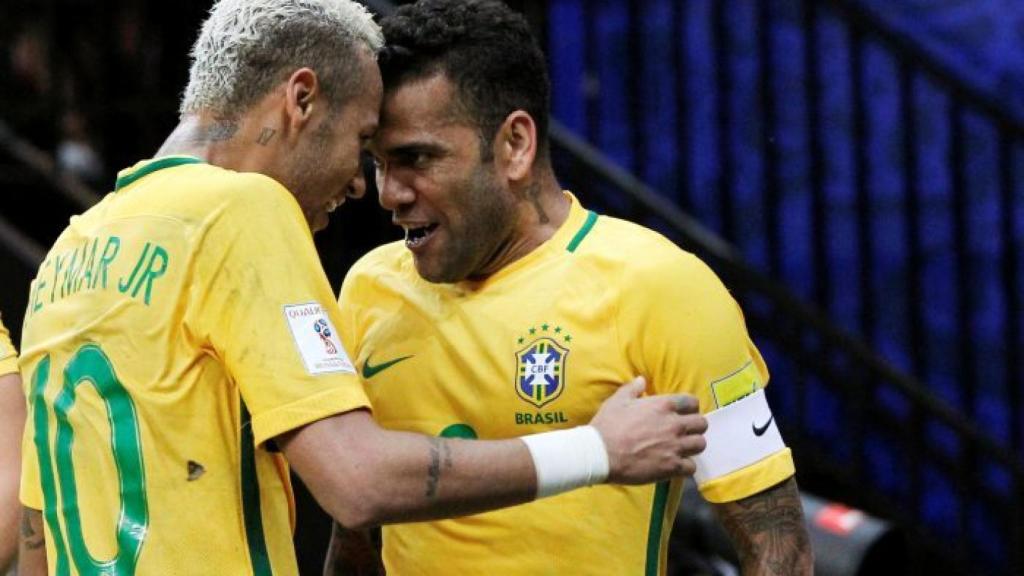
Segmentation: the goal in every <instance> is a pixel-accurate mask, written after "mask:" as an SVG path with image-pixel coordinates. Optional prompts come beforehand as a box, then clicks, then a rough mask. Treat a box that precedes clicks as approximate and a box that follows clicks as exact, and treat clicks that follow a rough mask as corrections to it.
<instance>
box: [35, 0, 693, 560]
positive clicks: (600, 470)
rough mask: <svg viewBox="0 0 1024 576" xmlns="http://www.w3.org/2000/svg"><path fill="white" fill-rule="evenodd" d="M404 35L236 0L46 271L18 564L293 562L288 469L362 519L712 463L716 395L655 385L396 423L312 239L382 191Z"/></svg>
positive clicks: (275, 2) (424, 512)
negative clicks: (553, 425) (565, 424)
mask: <svg viewBox="0 0 1024 576" xmlns="http://www.w3.org/2000/svg"><path fill="white" fill-rule="evenodd" d="M381 43H382V38H381V33H380V29H379V28H378V26H377V25H376V24H375V23H374V22H373V20H372V18H371V17H370V15H369V14H368V13H367V12H366V10H365V8H363V7H362V6H360V5H358V4H356V3H355V2H351V1H349V0H222V1H221V2H219V3H218V4H216V5H215V6H214V8H213V10H212V12H211V14H210V16H209V18H208V19H207V20H206V22H205V23H204V24H203V27H202V31H201V32H200V35H199V39H198V41H197V42H196V44H195V47H194V49H193V58H194V61H193V64H192V68H191V72H190V79H189V84H188V87H187V89H186V91H185V95H184V98H183V101H182V105H181V121H180V123H179V125H178V126H177V128H176V129H175V130H174V131H173V132H172V133H171V135H170V136H169V137H168V139H167V141H166V142H165V143H164V145H163V146H162V148H161V149H160V150H159V151H158V152H157V154H156V157H154V158H153V159H149V160H144V161H141V162H139V163H138V164H136V165H135V166H132V167H131V168H128V169H126V170H123V171H122V172H121V173H120V174H119V175H118V178H117V182H116V186H115V190H114V192H113V193H111V194H109V195H107V196H106V197H105V198H104V199H103V200H102V201H101V202H100V203H99V204H98V205H96V206H94V207H93V208H91V209H90V210H88V211H87V212H86V213H84V214H83V215H81V216H78V217H76V218H73V219H72V220H71V223H70V225H69V226H68V227H67V229H65V230H64V232H63V233H62V234H61V235H60V237H59V238H58V240H57V241H56V243H55V244H54V246H53V247H52V249H51V250H50V252H49V254H48V256H47V258H46V260H45V262H44V263H43V264H42V265H41V266H40V268H39V272H38V274H37V276H36V278H35V280H34V281H33V283H32V289H31V293H30V303H29V307H28V311H27V314H26V320H25V325H24V334H23V339H22V347H21V348H22V350H21V351H22V358H21V368H22V373H23V375H24V377H25V379H26V383H25V387H26V389H27V390H28V393H29V411H28V422H27V426H26V428H27V430H26V435H25V436H26V448H27V449H26V450H24V454H25V457H24V458H23V468H24V471H23V483H22V495H21V496H22V502H23V504H24V505H25V506H26V510H25V511H24V515H25V518H26V523H27V526H29V527H31V528H32V530H33V531H34V532H35V533H38V532H39V531H40V530H42V529H43V528H42V526H43V525H44V524H45V534H46V538H45V542H46V546H45V554H44V553H42V549H40V550H38V551H36V552H35V553H33V554H23V555H22V559H23V561H22V562H21V563H20V564H21V566H22V567H23V568H22V569H21V570H20V571H19V575H20V576H28V575H29V574H35V573H38V572H41V571H46V568H47V563H48V571H49V573H50V574H56V575H65V574H71V573H77V574H119V575H121V574H136V573H138V574H232V575H234V574H256V575H264V574H279V575H284V574H295V573H296V572H297V565H296V559H295V552H294V549H293V546H292V540H291V529H292V526H293V524H294V520H295V519H294V517H293V515H294V510H293V507H292V500H291V488H290V486H289V480H288V479H289V475H288V469H287V466H286V461H287V464H290V465H291V466H292V467H293V468H294V469H295V471H296V472H297V473H298V475H299V476H300V477H301V478H302V480H303V481H304V482H305V483H306V484H307V485H308V486H309V488H310V491H311V492H312V493H313V495H314V496H315V497H316V498H317V500H318V501H319V503H320V504H321V505H322V506H323V507H324V508H325V509H326V510H327V511H328V512H329V513H330V514H331V515H332V516H334V518H336V519H337V520H338V521H339V522H341V523H342V524H345V525H349V526H355V527H359V526H366V525H371V524H376V523H380V522H389V521H398V520H421V519H427V518H434V517H440V516H451V515H456V514H465V513H470V512H475V511H479V510H483V509H489V508H495V507H499V506H507V505H511V504H516V503H521V502H527V501H530V500H533V499H535V498H537V497H539V496H545V495H548V494H550V493H556V492H559V491H564V490H569V489H572V488H574V487H579V486H585V485H590V484H596V483H602V482H605V481H613V482H621V483H635V482H647V481H651V480H655V479H658V478H664V477H667V476H670V475H673V474H685V473H688V472H692V471H693V466H694V465H693V462H692V461H691V459H690V457H691V456H692V455H693V454H695V453H697V452H699V451H700V450H701V449H702V448H703V445H704V444H703V438H702V437H701V436H700V433H701V432H703V430H704V426H705V422H704V419H703V417H702V416H700V415H699V414H696V413H695V410H696V408H695V407H696V402H695V399H693V398H688V397H686V396H682V395H676V396H668V397H659V398H640V399H638V398H635V397H636V396H637V395H638V394H639V391H640V389H641V388H642V385H640V386H638V385H636V384H633V385H630V386H627V387H626V388H627V392H626V393H624V394H621V395H619V396H617V397H615V398H613V399H612V400H610V401H609V402H606V403H605V405H604V407H603V409H602V411H601V412H600V413H598V414H597V415H596V416H595V417H594V419H593V420H591V421H590V425H586V424H587V423H586V422H581V424H584V425H583V426H580V427H577V428H575V429H573V430H569V431H562V432H557V433H555V434H552V435H534V436H529V437H526V438H524V439H523V440H518V439H513V440H505V441H497V442H466V441H454V440H449V439H442V438H436V437H435V438H430V437H427V436H423V435H417V434H409V433H401V432H392V431H386V430H383V429H381V428H379V427H377V425H376V424H375V423H374V421H373V419H372V417H371V413H370V409H369V403H368V401H367V399H366V396H365V394H364V392H363V390H362V387H361V385H360V383H359V380H358V378H357V375H356V374H355V371H354V369H353V366H352V364H351V363H350V361H349V358H348V356H347V355H346V353H345V350H344V347H343V345H342V342H341V341H340V340H339V337H338V333H337V331H336V326H337V325H338V322H339V320H340V313H339V311H338V308H337V303H336V302H335V301H334V295H333V293H332V290H331V287H330V286H329V284H328V282H327V279H326V277H325V275H324V272H323V270H322V268H321V267H320V264H319V261H318V259H317V255H316V252H315V249H314V246H313V242H312V236H311V231H313V230H318V229H320V228H323V227H324V226H325V225H326V224H327V221H328V214H329V213H330V212H331V211H333V210H334V209H335V208H337V206H339V205H340V204H342V203H343V202H344V201H345V198H346V197H349V196H351V197H358V196H360V195H362V193H363V191H364V182H363V180H362V176H361V173H360V169H359V168H360V162H359V159H360V152H361V150H362V146H363V144H364V143H365V142H366V141H368V140H369V139H370V137H371V136H373V134H374V131H375V130H376V127H377V118H378V112H379V106H380V100H381V80H380V73H379V70H378V68H377V63H376V59H375V56H376V53H377V51H378V50H379V49H380V47H381ZM409 384H410V386H412V387H416V386H419V385H421V384H423V379H422V378H419V377H413V378H410V380H409ZM23 550H24V548H23Z"/></svg>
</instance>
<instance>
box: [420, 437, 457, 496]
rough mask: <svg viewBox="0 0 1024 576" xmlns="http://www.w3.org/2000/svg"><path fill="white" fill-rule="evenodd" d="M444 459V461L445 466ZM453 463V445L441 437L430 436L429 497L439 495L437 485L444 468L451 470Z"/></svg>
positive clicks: (427, 494) (427, 492)
mask: <svg viewBox="0 0 1024 576" xmlns="http://www.w3.org/2000/svg"><path fill="white" fill-rule="evenodd" d="M442 460H443V462H444V466H443V467H442ZM453 465H454V464H453V463H452V449H451V446H449V445H448V443H447V442H445V441H444V440H443V439H441V438H430V465H429V466H428V467H427V491H426V497H427V498H429V499H433V498H435V497H437V487H438V485H439V484H440V483H441V474H442V472H443V470H450V469H451V468H452V467H453Z"/></svg>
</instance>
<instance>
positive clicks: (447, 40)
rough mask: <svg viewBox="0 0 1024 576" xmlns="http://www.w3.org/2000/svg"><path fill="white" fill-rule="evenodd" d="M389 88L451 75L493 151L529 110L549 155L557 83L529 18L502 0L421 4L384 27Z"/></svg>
mask: <svg viewBox="0 0 1024 576" xmlns="http://www.w3.org/2000/svg"><path fill="white" fill-rule="evenodd" d="M381 27H382V28H383V29H384V41H385V49H384V51H383V53H382V54H381V57H380V67H381V74H382V76H383V78H384V87H385V90H390V89H393V88H395V87H397V86H399V85H400V84H402V83H403V82H406V81H409V80H416V79H420V78H425V77H428V76H432V75H434V74H437V73H441V72H443V73H444V74H446V75H447V77H448V78H449V79H450V80H451V81H452V83H453V84H454V85H455V86H456V87H457V90H458V92H457V98H458V102H457V104H458V105H459V106H460V108H461V110H460V111H461V112H463V113H465V114H466V115H467V116H468V117H469V120H470V121H472V122H474V123H475V124H476V125H477V127H478V129H479V133H480V138H481V140H482V144H485V145H486V146H485V151H486V152H485V153H487V154H489V151H490V144H491V143H492V142H493V141H494V136H495V135H496V134H497V132H498V128H499V127H500V126H501V124H502V122H504V121H505V118H507V117H508V115H509V114H510V113H512V112H513V111H515V110H524V111H526V112H527V113H528V114H529V115H530V116H531V117H533V121H534V123H535V124H536V125H537V139H538V152H539V154H538V156H541V155H543V154H545V153H546V152H547V139H548V136H547V131H548V106H549V102H550V99H551V82H550V80H549V79H548V71H547V65H546V63H545V61H544V54H543V53H542V52H541V50H540V47H539V46H538V44H537V40H536V39H535V38H534V36H533V34H531V32H530V27H529V25H528V24H527V22H526V19H525V18H523V17H522V15H520V14H517V13H516V12H514V11H512V9H511V8H509V7H508V6H506V5H504V4H502V3H501V2H498V1H495V0H420V1H419V2H416V3H415V4H408V5H405V6H402V7H400V8H399V9H398V10H396V11H395V12H394V13H393V14H392V15H390V16H388V17H387V18H385V19H384V20H383V21H382V22H381Z"/></svg>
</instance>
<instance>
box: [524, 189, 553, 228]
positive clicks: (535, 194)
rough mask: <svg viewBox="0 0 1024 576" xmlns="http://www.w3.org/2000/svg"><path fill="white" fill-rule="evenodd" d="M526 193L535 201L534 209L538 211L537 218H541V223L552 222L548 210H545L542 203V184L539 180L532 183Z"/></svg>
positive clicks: (531, 200)
mask: <svg viewBox="0 0 1024 576" xmlns="http://www.w3.org/2000/svg"><path fill="white" fill-rule="evenodd" d="M526 195H527V196H529V197H530V202H532V203H533V209H534V210H536V211H537V219H538V220H540V223H541V224H547V223H548V222H551V219H550V218H548V215H547V212H544V207H543V206H541V204H540V184H539V183H538V182H534V183H533V184H531V185H530V187H529V188H527V189H526Z"/></svg>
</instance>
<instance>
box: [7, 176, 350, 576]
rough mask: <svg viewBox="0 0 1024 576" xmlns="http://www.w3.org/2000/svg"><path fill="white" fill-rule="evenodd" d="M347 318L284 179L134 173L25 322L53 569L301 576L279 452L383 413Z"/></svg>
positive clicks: (34, 462)
mask: <svg viewBox="0 0 1024 576" xmlns="http://www.w3.org/2000/svg"><path fill="white" fill-rule="evenodd" d="M336 319H337V304H336V303H335V302H334V299H333V293H332V290H331V287H330V285H329V283H328V281H327V278H326V277H325V275H324V273H323V269H322V268H321V266H320V263H319V260H318V258H317V254H316V251H315V248H314V246H313V240H312V235H311V233H310V230H309V227H308V225H307V224H306V222H305V219H304V217H303V215H302V212H301V210H300V208H299V206H298V204H297V203H296V202H295V199H294V197H293V196H292V195H291V194H290V193H289V192H288V191H287V190H285V189H284V188H283V187H282V186H280V185H279V184H278V183H276V182H275V181H273V180H271V179H270V178H267V177H265V176H262V175H258V174H247V173H236V172H231V171H228V170H224V169H221V168H217V167H214V166H210V165H207V164H204V163H201V162H200V161H199V160H197V159H194V158H189V157H167V158H161V159H157V160H154V161H145V162H140V163H139V164H137V165H136V166H134V167H133V168H130V169H128V170H125V171H123V172H122V173H121V174H120V175H119V178H118V182H117V188H116V191H115V192H114V193H111V194H109V195H107V196H106V198H104V199H103V201H101V202H100V203H99V204H97V205H96V206H95V207H93V208H92V209H90V210H89V211H87V212H86V213H85V214H83V215H81V216H78V217H75V218H72V220H71V223H70V225H69V226H68V228H67V229H66V230H65V231H64V232H63V233H62V234H61V236H60V238H59V239H58V240H57V242H56V244H55V245H54V247H53V248H52V249H51V250H50V252H49V255H48V256H47V258H46V260H45V262H43V264H42V265H41V266H40V269H39V272H38V275H37V276H36V278H35V280H34V281H33V283H32V288H31V294H30V300H29V306H28V311H27V314H26V321H25V330H24V337H23V340H22V358H21V367H22V374H23V377H24V381H25V389H26V392H27V394H26V396H27V397H28V398H29V412H28V423H27V430H26V434H25V444H24V455H25V457H24V462H23V468H24V469H25V472H24V474H23V486H22V501H23V502H24V503H25V504H26V505H27V506H30V507H33V508H37V509H41V510H43V511H44V518H45V521H46V532H47V541H46V542H47V553H48V557H49V559H50V562H49V567H50V574H58V575H63V574H82V575H84V574H101V573H102V574H136V573H138V574H232V575H235V574H256V575H263V574H271V573H273V574H296V573H297V565H296V559H295V552H294V549H293V546H292V540H291V531H292V527H293V524H294V517H293V516H294V506H293V502H292V493H291V486H290V485H289V480H288V471H287V466H286V464H285V462H284V460H283V458H282V456H281V455H280V454H279V453H276V452H275V451H274V447H273V442H267V441H268V440H271V439H273V438H274V437H275V436H277V435H278V434H281V433H283V432H286V431H288V430H291V429H294V428H297V427H299V426H302V425H304V424H307V423H309V422H312V421H314V420H317V419H320V418H323V417H326V416H329V415H331V414H335V413H339V412H344V411H348V410H351V409H354V408H359V407H364V406H366V405H367V401H366V397H365V395H364V393H363V391H362V387H361V386H360V385H359V383H358V379H357V377H356V376H355V375H354V372H353V370H352V366H351V363H350V362H349V361H348V358H347V356H346V355H345V353H344V350H343V349H342V348H341V344H340V340H339V339H338V335H337V334H336V333H334V326H336V325H337V324H336ZM250 415H251V416H250Z"/></svg>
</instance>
